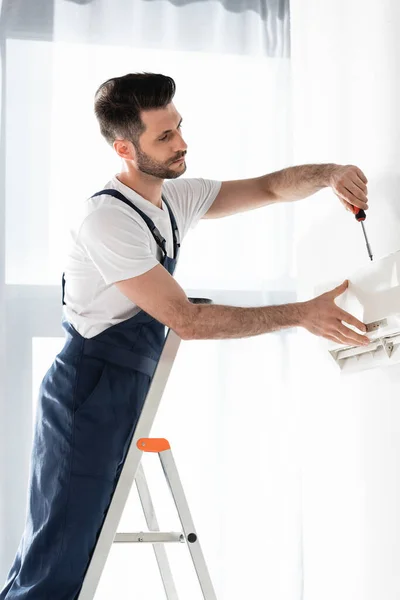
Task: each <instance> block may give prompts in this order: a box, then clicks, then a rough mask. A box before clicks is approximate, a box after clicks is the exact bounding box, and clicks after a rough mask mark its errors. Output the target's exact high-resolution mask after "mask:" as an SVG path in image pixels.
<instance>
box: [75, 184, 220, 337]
mask: <svg viewBox="0 0 400 600" xmlns="http://www.w3.org/2000/svg"><path fill="white" fill-rule="evenodd" d="M220 187H221V182H220V181H213V180H210V179H174V180H167V181H165V182H164V184H163V187H162V194H163V195H164V196H165V198H166V200H167V202H168V204H169V206H170V207H171V210H172V212H173V213H174V216H175V219H176V223H177V226H178V229H179V233H180V239H181V241H182V240H183V238H184V237H185V235H186V233H187V232H188V230H189V229H190V228H193V227H194V226H195V225H196V224H197V223H198V221H199V220H200V219H201V218H202V217H203V216H204V215H205V213H206V212H207V211H208V209H209V208H210V206H211V205H212V203H213V202H214V200H215V198H216V196H217V194H218V192H219V190H220ZM106 188H108V189H115V190H118V191H120V192H121V193H122V194H123V195H124V196H125V197H126V198H127V199H128V200H130V201H131V202H132V203H133V204H134V205H135V206H137V208H139V209H140V210H141V211H142V212H144V213H145V214H146V215H148V216H149V217H150V219H151V220H152V221H153V222H154V224H155V226H156V227H157V228H158V229H159V231H160V233H161V234H162V236H163V237H164V238H165V240H166V242H167V245H166V249H167V254H168V256H170V257H171V258H172V257H173V237H172V229H171V221H170V217H169V212H168V209H167V207H166V205H165V203H164V202H163V203H162V209H161V208H158V207H157V206H154V204H152V203H151V202H149V201H148V200H145V199H144V198H143V197H142V196H140V195H139V194H138V193H137V192H135V191H134V190H132V189H131V188H129V187H127V186H126V185H124V184H123V183H121V182H120V181H119V180H118V179H117V177H116V176H114V177H113V178H112V179H111V181H110V182H109V183H107V185H106V186H105V188H104V189H106ZM70 233H71V237H72V243H71V245H70V249H69V251H68V254H67V260H66V265H65V279H66V286H65V303H66V305H65V306H64V315H65V318H66V319H67V320H68V321H69V322H70V323H71V325H72V326H73V327H74V328H75V329H76V330H77V331H78V332H79V333H80V334H81V335H82V336H83V337H85V338H91V337H93V336H95V335H97V334H99V333H101V332H102V331H104V330H105V329H107V328H108V327H110V326H112V325H115V324H117V323H120V322H121V321H125V320H126V319H129V318H130V317H132V316H134V315H135V314H136V313H137V312H139V310H140V309H139V308H138V307H137V306H136V305H135V304H134V303H133V302H132V301H131V300H129V299H128V298H127V297H126V296H124V294H122V293H121V292H120V291H119V290H118V288H117V287H116V286H115V285H113V284H114V283H115V282H116V281H120V280H122V279H129V278H131V277H135V276H138V275H142V274H143V273H145V272H146V271H149V270H150V269H152V268H153V267H155V266H156V265H157V264H160V263H159V261H160V260H161V259H162V252H161V250H160V248H159V247H158V245H157V244H156V241H155V239H154V237H153V235H152V234H151V232H150V229H149V228H148V227H147V225H146V223H145V222H144V220H143V219H142V218H141V217H140V215H138V213H137V212H136V211H135V210H133V208H131V207H130V206H128V205H127V204H125V202H122V201H121V200H119V199H118V198H114V197H112V196H110V195H107V194H101V195H99V196H96V197H95V198H89V199H87V200H86V201H85V202H84V203H83V204H82V206H81V211H80V214H79V216H78V217H77V222H76V224H74V225H73V227H72V228H71V230H70Z"/></svg>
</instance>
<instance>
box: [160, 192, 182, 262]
mask: <svg viewBox="0 0 400 600" xmlns="http://www.w3.org/2000/svg"><path fill="white" fill-rule="evenodd" d="M162 199H163V201H164V202H165V204H166V206H167V208H168V212H169V218H170V219H171V226H172V236H173V238H174V259H175V260H176V259H177V258H178V255H179V250H180V247H181V240H180V235H179V229H178V225H177V224H176V219H175V217H174V213H173V212H172V210H171V207H170V205H169V204H168V202H167V201H166V199H165V196H162Z"/></svg>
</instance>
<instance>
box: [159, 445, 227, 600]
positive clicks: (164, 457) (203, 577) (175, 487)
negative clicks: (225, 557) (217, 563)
mask: <svg viewBox="0 0 400 600" xmlns="http://www.w3.org/2000/svg"><path fill="white" fill-rule="evenodd" d="M158 456H159V458H160V461H161V465H162V468H163V471H164V474H165V478H166V480H167V482H168V485H169V489H170V491H171V494H172V497H173V499H174V502H175V506H176V510H177V512H178V515H179V519H180V522H181V525H182V529H183V531H184V534H185V538H186V541H187V545H188V547H189V551H190V554H191V557H192V561H193V566H194V568H195V571H196V574H197V579H198V580H199V584H200V587H201V590H202V592H203V597H204V598H205V600H217V596H216V594H215V590H214V586H213V584H212V581H211V577H210V574H209V571H208V568H207V564H206V561H205V558H204V555H203V551H202V549H201V546H200V542H199V538H198V535H197V533H196V529H195V526H194V523H193V519H192V516H191V514H190V510H189V505H188V502H187V500H186V496H185V492H184V490H183V486H182V482H181V480H180V477H179V473H178V469H177V468H176V464H175V460H174V457H173V455H172V451H171V450H170V449H169V450H163V451H162V452H159V454H158Z"/></svg>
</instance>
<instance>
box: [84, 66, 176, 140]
mask: <svg viewBox="0 0 400 600" xmlns="http://www.w3.org/2000/svg"><path fill="white" fill-rule="evenodd" d="M174 95H175V82H174V80H173V79H172V78H171V77H167V76H166V75H160V74H158V73H129V74H128V75H123V76H122V77H113V78H112V79H108V80H107V81H105V82H104V83H102V84H101V86H100V87H99V89H98V90H97V92H96V94H95V99H94V100H95V101H94V111H95V115H96V117H97V120H98V122H99V124H100V131H101V134H102V135H103V136H104V137H105V139H106V140H107V142H108V143H109V144H110V145H111V146H112V145H113V143H114V141H115V139H117V138H121V139H128V140H130V141H132V142H133V144H134V145H135V146H136V147H137V146H138V145H139V138H140V136H141V135H142V133H143V132H144V131H145V130H146V126H145V124H144V123H143V121H142V119H141V116H140V112H141V111H142V110H151V109H153V108H165V107H166V106H167V105H168V104H169V103H170V102H171V101H172V98H173V97H174Z"/></svg>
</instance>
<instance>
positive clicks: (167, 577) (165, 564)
mask: <svg viewBox="0 0 400 600" xmlns="http://www.w3.org/2000/svg"><path fill="white" fill-rule="evenodd" d="M135 482H136V487H137V491H138V494H139V498H140V502H141V504H142V508H143V513H144V516H145V519H146V523H147V527H148V528H149V530H150V531H151V532H156V531H160V527H159V525H158V521H157V517H156V511H155V509H154V506H153V502H152V500H151V495H150V490H149V486H148V485H147V480H146V476H145V474H144V470H143V466H142V464H141V463H140V464H139V468H138V470H137V473H136V478H135ZM161 535H162V534H161ZM171 535H173V534H171ZM178 535H179V538H178V539H179V541H183V542H184V538H183V536H182V535H181V534H178ZM149 537H150V539H151V537H152V534H149ZM176 537H177V536H176ZM172 541H177V540H176V539H175V540H172ZM164 543H165V539H164V542H163V543H153V550H154V554H155V556H156V560H157V564H158V570H159V571H160V575H161V579H162V582H163V586H164V591H165V595H166V596H167V600H179V599H178V592H177V590H176V587H175V582H174V578H173V575H172V571H171V567H170V564H169V561H168V556H167V552H166V549H165V546H164Z"/></svg>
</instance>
